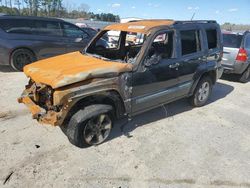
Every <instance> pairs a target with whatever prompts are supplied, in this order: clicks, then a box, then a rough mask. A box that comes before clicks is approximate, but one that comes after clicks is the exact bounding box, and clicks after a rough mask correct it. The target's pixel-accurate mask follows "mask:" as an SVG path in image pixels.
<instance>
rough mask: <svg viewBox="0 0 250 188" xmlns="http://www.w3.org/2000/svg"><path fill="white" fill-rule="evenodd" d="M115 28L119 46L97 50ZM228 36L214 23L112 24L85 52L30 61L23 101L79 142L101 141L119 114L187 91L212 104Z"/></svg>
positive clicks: (198, 103)
mask: <svg viewBox="0 0 250 188" xmlns="http://www.w3.org/2000/svg"><path fill="white" fill-rule="evenodd" d="M110 31H111V33H112V34H113V35H115V36H116V37H115V38H116V39H117V41H115V43H114V44H115V45H114V46H109V47H107V48H105V49H103V48H102V49H100V48H96V46H98V41H99V40H101V39H102V37H103V36H106V35H107V34H108V35H109V34H110ZM221 38H222V35H221V31H220V27H219V25H218V24H217V23H216V22H215V21H173V20H142V21H136V22H131V23H123V24H114V25H110V26H107V27H105V28H104V29H103V30H102V31H101V32H100V33H99V34H98V35H97V36H96V37H95V38H94V39H93V40H92V41H91V42H90V43H89V45H88V46H87V47H86V48H85V50H84V52H83V53H82V54H81V53H79V52H74V53H69V54H65V55H62V56H58V57H54V58H49V59H46V60H43V61H39V62H37V63H34V64H31V65H27V66H25V67H24V73H25V74H26V75H27V76H28V77H30V82H29V84H28V85H27V86H26V90H25V91H24V92H23V94H22V96H21V97H20V98H19V102H22V103H24V104H25V105H26V106H27V107H28V108H29V109H30V111H31V113H32V114H33V117H34V118H35V119H37V120H38V121H39V122H42V123H49V124H52V125H59V126H61V128H62V129H63V131H64V133H65V134H66V135H67V137H68V138H69V140H70V141H71V143H73V144H74V145H76V146H79V147H85V146H89V145H96V144H100V143H102V142H103V141H104V140H105V139H107V137H108V135H109V134H110V130H111V128H112V125H113V121H114V119H119V118H121V117H124V116H129V117H133V116H135V115H137V114H140V113H142V112H145V111H148V110H150V109H153V108H156V107H158V106H161V105H163V104H166V103H170V102H173V101H175V100H178V99H181V98H185V97H189V99H190V102H191V103H192V104H193V105H194V106H196V107H200V106H203V105H205V103H206V102H207V100H208V99H209V96H210V95H211V92H212V87H213V85H214V84H215V82H216V80H217V79H218V78H220V76H221V75H222V72H223V69H222V67H221V64H220V61H221V58H222V39H221ZM113 40H115V39H113ZM59 62H60V63H59ZM72 62H74V63H72ZM45 75H46V76H45ZM44 96H46V97H44Z"/></svg>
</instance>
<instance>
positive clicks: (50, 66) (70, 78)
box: [24, 52, 132, 89]
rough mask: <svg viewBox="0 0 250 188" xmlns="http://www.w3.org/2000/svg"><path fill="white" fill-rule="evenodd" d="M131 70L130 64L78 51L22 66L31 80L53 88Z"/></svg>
mask: <svg viewBox="0 0 250 188" xmlns="http://www.w3.org/2000/svg"><path fill="white" fill-rule="evenodd" d="M131 70H132V65H131V64H126V63H118V62H112V61H104V60H102V59H98V58H94V57H90V56H87V55H83V54H81V53H80V52H73V53H68V54H64V55H60V56H56V57H52V58H48V59H44V60H40V61H37V62H35V63H32V64H30V65H26V66H25V67H24V73H25V74H26V75H27V76H28V77H30V78H31V79H32V80H34V81H35V82H37V83H43V84H46V85H49V86H51V87H52V88H54V89H55V88H59V87H62V86H66V85H69V84H72V83H76V82H80V81H83V80H87V79H91V78H102V77H111V76H116V75H118V74H119V73H122V72H128V71H131Z"/></svg>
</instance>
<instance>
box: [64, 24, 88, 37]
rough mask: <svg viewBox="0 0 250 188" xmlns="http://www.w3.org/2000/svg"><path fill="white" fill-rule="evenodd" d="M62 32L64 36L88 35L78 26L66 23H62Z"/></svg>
mask: <svg viewBox="0 0 250 188" xmlns="http://www.w3.org/2000/svg"><path fill="white" fill-rule="evenodd" d="M63 32H64V35H65V36H66V37H71V38H81V37H83V38H87V37H88V35H87V33H85V32H84V31H82V30H81V29H80V28H78V27H76V26H74V25H72V24H68V23H63Z"/></svg>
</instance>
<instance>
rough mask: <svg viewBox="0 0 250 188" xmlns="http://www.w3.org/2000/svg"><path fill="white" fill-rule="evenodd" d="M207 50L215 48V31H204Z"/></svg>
mask: <svg viewBox="0 0 250 188" xmlns="http://www.w3.org/2000/svg"><path fill="white" fill-rule="evenodd" d="M206 34H207V43H208V49H213V48H217V31H216V29H208V30H206Z"/></svg>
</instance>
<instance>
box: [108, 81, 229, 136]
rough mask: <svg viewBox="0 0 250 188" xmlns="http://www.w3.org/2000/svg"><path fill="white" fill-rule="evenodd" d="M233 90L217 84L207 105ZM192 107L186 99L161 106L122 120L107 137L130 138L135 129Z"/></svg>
mask: <svg viewBox="0 0 250 188" xmlns="http://www.w3.org/2000/svg"><path fill="white" fill-rule="evenodd" d="M233 90H234V87H232V86H230V85H227V84H224V83H219V82H217V83H216V85H215V86H214V88H213V93H212V95H211V98H210V100H209V101H208V104H207V105H209V104H211V103H214V102H216V101H218V100H220V99H223V98H225V97H226V96H227V95H228V94H230V93H231V92H232V91H233ZM192 109H193V107H192V106H191V105H190V104H189V103H188V100H187V99H181V100H178V101H176V102H173V103H170V104H166V105H163V106H161V107H159V108H156V109H153V110H150V111H148V112H145V113H143V114H140V115H138V116H135V117H133V119H132V120H131V121H129V122H128V121H127V119H122V120H119V121H117V122H116V125H115V126H114V129H113V131H112V133H111V135H110V137H109V140H112V139H114V138H116V137H119V136H122V135H125V136H127V137H131V135H130V133H131V132H132V131H133V130H135V129H136V128H137V127H140V126H143V125H146V124H149V123H152V122H155V121H159V120H161V119H164V118H171V117H174V116H175V115H177V114H180V113H183V112H186V111H189V110H192Z"/></svg>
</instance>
